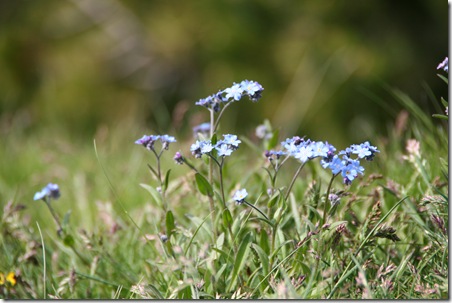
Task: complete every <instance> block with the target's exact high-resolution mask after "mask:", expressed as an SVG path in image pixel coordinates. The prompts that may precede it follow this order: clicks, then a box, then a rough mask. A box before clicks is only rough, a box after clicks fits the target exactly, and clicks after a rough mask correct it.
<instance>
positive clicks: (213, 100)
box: [195, 80, 264, 112]
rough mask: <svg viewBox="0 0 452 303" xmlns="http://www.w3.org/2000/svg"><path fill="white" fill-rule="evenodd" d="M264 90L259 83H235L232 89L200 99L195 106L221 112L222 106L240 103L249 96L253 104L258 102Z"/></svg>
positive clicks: (244, 81)
mask: <svg viewBox="0 0 452 303" xmlns="http://www.w3.org/2000/svg"><path fill="white" fill-rule="evenodd" d="M263 90H264V88H263V87H262V85H260V84H259V83H258V82H256V81H250V80H243V81H242V82H240V83H235V82H234V83H233V85H232V86H231V87H228V88H226V89H223V90H220V91H219V92H217V93H215V94H213V95H210V96H208V97H206V98H203V99H200V100H199V101H197V102H196V103H195V104H196V105H200V106H204V107H206V108H208V109H211V110H213V111H214V112H219V111H220V109H221V105H222V104H225V103H228V102H233V101H240V100H241V99H242V98H243V97H244V96H247V97H248V98H249V99H250V100H251V101H253V102H257V101H258V100H259V99H260V98H261V97H262V92H263Z"/></svg>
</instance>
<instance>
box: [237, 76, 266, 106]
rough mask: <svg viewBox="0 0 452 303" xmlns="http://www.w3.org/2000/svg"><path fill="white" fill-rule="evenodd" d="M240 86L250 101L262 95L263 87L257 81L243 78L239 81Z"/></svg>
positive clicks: (256, 99) (254, 100)
mask: <svg viewBox="0 0 452 303" xmlns="http://www.w3.org/2000/svg"><path fill="white" fill-rule="evenodd" d="M240 86H241V88H242V89H243V92H244V93H245V94H247V95H248V97H249V98H250V100H251V101H253V102H256V101H258V100H259V99H260V98H261V97H262V91H263V90H264V88H263V87H262V85H260V84H259V83H258V82H256V81H248V80H243V81H242V82H241V83H240Z"/></svg>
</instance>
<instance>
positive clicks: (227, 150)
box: [215, 143, 234, 157]
mask: <svg viewBox="0 0 452 303" xmlns="http://www.w3.org/2000/svg"><path fill="white" fill-rule="evenodd" d="M215 149H216V150H217V152H218V156H220V157H225V156H230V155H231V154H232V152H233V151H234V150H233V149H232V148H231V147H230V145H228V144H226V143H222V144H220V145H218V144H217V146H216V147H215Z"/></svg>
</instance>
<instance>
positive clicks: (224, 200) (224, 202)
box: [218, 157, 227, 208]
mask: <svg viewBox="0 0 452 303" xmlns="http://www.w3.org/2000/svg"><path fill="white" fill-rule="evenodd" d="M223 163H224V157H223V158H222V159H221V163H220V164H219V165H218V166H219V169H220V191H221V198H222V199H223V206H224V207H225V208H227V207H226V199H225V198H224V186H223Z"/></svg>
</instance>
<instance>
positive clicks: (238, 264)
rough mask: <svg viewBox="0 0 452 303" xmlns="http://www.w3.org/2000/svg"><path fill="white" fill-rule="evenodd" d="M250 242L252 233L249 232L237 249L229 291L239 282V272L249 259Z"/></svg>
mask: <svg viewBox="0 0 452 303" xmlns="http://www.w3.org/2000/svg"><path fill="white" fill-rule="evenodd" d="M250 243H251V233H248V234H246V236H245V237H244V238H243V240H242V241H241V244H240V247H239V250H238V251H237V256H236V257H235V263H234V270H233V272H232V279H231V282H230V283H229V287H228V292H229V291H231V290H232V289H234V288H235V286H236V284H237V278H238V276H239V272H240V271H241V270H242V268H243V267H244V266H245V263H246V260H247V259H248V254H249V253H250Z"/></svg>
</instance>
